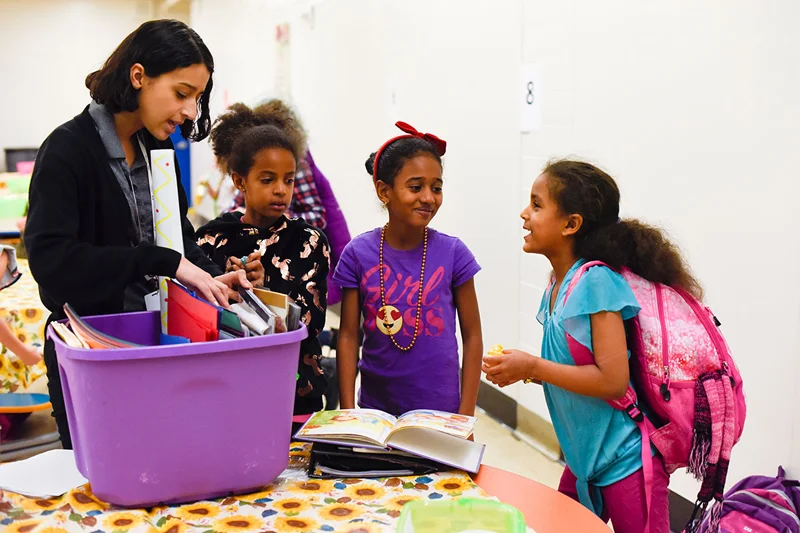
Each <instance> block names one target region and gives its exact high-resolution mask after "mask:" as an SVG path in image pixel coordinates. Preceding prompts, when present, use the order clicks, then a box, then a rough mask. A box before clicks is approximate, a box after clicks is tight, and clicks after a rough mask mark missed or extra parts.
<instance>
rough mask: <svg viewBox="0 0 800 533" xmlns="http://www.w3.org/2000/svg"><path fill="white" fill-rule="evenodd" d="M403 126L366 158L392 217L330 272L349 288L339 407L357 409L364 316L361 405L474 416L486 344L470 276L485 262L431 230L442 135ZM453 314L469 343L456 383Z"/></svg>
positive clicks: (354, 243)
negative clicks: (396, 134)
mask: <svg viewBox="0 0 800 533" xmlns="http://www.w3.org/2000/svg"><path fill="white" fill-rule="evenodd" d="M397 125H398V127H400V129H401V130H403V131H404V132H405V134H404V135H401V136H399V137H395V138H393V139H390V140H389V141H388V142H386V143H385V144H384V145H383V146H382V147H381V148H380V149H379V150H378V151H377V152H376V153H373V154H372V155H370V157H369V159H368V160H367V162H366V168H367V172H368V173H369V174H370V176H371V177H372V180H373V184H374V187H375V192H376V193H377V195H378V198H379V199H380V200H381V202H382V203H383V204H384V206H385V208H386V210H387V211H388V213H389V222H388V223H387V224H386V225H385V226H383V227H382V228H376V229H374V230H372V231H370V232H368V233H365V234H363V235H360V236H359V237H356V238H355V239H353V241H352V242H350V244H349V245H348V246H347V247H346V248H345V251H344V253H343V254H342V257H341V259H340V261H339V265H338V267H337V269H336V273H335V275H334V282H336V283H337V284H338V285H340V286H341V287H342V289H343V292H342V321H341V326H340V330H339V343H338V348H337V364H338V372H339V394H340V402H341V407H342V408H343V409H349V408H354V407H356V398H355V378H356V365H357V361H358V349H359V341H358V336H359V325H360V323H361V317H362V316H363V320H364V324H363V333H364V341H363V346H361V349H362V352H361V353H362V355H361V357H362V358H361V363H360V365H359V369H360V370H361V391H360V395H359V400H358V404H359V406H360V407H364V408H372V409H380V410H382V411H385V412H387V413H390V414H392V415H402V414H403V413H405V412H408V411H411V410H414V409H439V410H443V411H449V412H454V413H461V414H465V415H473V414H474V412H475V403H476V401H477V394H478V383H479V381H480V365H481V353H482V351H483V343H482V342H483V341H482V338H481V323H480V314H479V312H478V302H477V297H476V295H475V285H474V281H473V277H474V276H475V274H477V273H478V271H479V270H480V267H479V266H478V263H477V262H476V261H475V257H474V256H473V255H472V253H471V252H470V251H469V249H468V248H467V246H466V245H465V244H464V243H463V242H461V241H460V240H459V239H457V238H455V237H450V236H448V235H445V234H443V233H439V232H438V231H436V230H434V229H432V228H429V227H428V225H429V224H430V222H431V220H433V217H434V216H436V213H437V212H438V210H439V207H440V206H441V204H442V185H443V180H442V159H441V157H442V155H444V152H445V148H446V144H445V142H444V141H442V140H441V139H439V138H437V137H435V136H433V135H430V134H422V133H419V132H417V131H416V130H415V129H414V128H412V127H410V126H408V125H407V124H404V123H400V122H398V123H397ZM456 314H458V319H459V323H460V325H461V336H462V339H463V345H464V360H463V373H462V378H461V382H460V383H459V357H458V343H457V340H456Z"/></svg>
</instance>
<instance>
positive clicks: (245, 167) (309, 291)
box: [196, 104, 330, 415]
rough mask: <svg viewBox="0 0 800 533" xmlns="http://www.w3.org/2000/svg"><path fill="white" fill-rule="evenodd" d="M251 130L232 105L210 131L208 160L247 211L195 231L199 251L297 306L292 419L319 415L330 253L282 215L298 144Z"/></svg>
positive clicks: (269, 128)
mask: <svg viewBox="0 0 800 533" xmlns="http://www.w3.org/2000/svg"><path fill="white" fill-rule="evenodd" d="M253 123H254V116H253V111H252V110H251V109H250V108H248V107H247V106H245V105H244V104H235V105H234V106H232V107H231V108H230V110H229V111H228V112H227V113H225V114H224V115H222V116H221V117H219V118H218V119H217V121H216V122H215V124H214V127H213V128H212V130H211V144H212V147H213V149H214V155H216V157H217V159H218V162H219V164H220V167H221V168H223V169H225V170H226V171H227V172H228V173H229V174H230V175H231V177H232V179H233V182H234V185H235V186H236V188H237V189H238V190H239V191H240V192H241V194H242V195H243V196H244V198H245V205H246V208H245V212H244V213H241V212H232V213H225V214H224V215H222V216H221V217H219V218H217V219H215V220H213V221H211V222H209V223H208V224H206V225H205V226H203V227H202V228H200V229H199V230H197V235H196V236H197V244H198V246H200V248H201V249H202V250H203V251H204V252H205V253H206V255H208V257H209V258H211V260H212V261H214V262H215V263H216V264H217V265H218V266H220V267H221V268H224V269H225V270H226V271H229V270H239V269H244V270H245V271H246V272H247V276H248V279H249V280H250V281H251V282H252V283H253V284H254V285H256V286H261V285H263V286H265V287H267V288H269V289H270V290H273V291H276V292H280V293H284V294H288V295H289V297H290V298H292V299H293V300H294V301H295V302H296V303H297V304H298V305H299V306H300V309H301V317H302V321H303V323H304V324H305V325H306V326H307V327H308V338H307V339H306V340H304V341H303V342H302V343H301V346H300V361H299V367H298V368H299V369H298V373H299V379H298V381H297V388H296V396H295V404H294V413H295V415H302V414H308V413H312V412H314V411H318V410H321V409H322V395H323V393H324V392H325V388H326V385H327V382H326V379H325V375H324V374H323V372H322V369H321V368H320V366H319V358H320V356H321V354H322V349H321V346H320V343H319V341H318V340H317V335H319V333H320V331H322V329H323V327H324V326H325V312H326V307H327V302H326V299H327V293H328V285H327V276H328V270H329V258H330V249H329V247H328V241H327V239H326V238H325V235H324V234H323V233H322V232H321V231H320V230H318V229H316V228H314V227H313V226H310V225H309V224H307V223H306V222H304V221H303V220H301V219H297V218H292V219H290V218H287V217H286V215H285V214H284V213H285V211H286V209H287V208H288V206H289V204H290V203H291V201H292V190H293V187H294V177H295V172H296V171H297V162H298V161H299V160H300V159H301V158H302V157H303V156H304V155H305V145H304V143H302V142H300V141H299V140H298V139H297V138H295V137H293V136H291V135H289V134H288V133H287V132H286V131H285V130H283V129H280V128H278V127H277V126H274V125H253Z"/></svg>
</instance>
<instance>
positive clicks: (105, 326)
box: [48, 312, 308, 507]
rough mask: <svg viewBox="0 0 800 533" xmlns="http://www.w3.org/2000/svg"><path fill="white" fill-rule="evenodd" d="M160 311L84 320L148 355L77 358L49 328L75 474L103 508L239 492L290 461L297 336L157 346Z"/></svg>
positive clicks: (85, 353) (301, 334)
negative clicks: (89, 486)
mask: <svg viewBox="0 0 800 533" xmlns="http://www.w3.org/2000/svg"><path fill="white" fill-rule="evenodd" d="M159 318H160V317H159V313H158V312H145V313H128V314H124V315H107V316H96V317H88V318H86V319H85V320H86V322H88V323H89V324H90V325H92V326H93V327H95V328H97V329H98V330H100V331H102V332H104V333H107V334H109V335H113V336H115V337H118V338H120V339H124V340H128V341H131V342H135V343H137V344H143V345H146V346H145V347H142V348H128V349H119V350H86V349H76V348H71V347H70V346H67V345H66V344H64V342H62V341H61V339H60V338H59V337H58V335H56V334H54V333H53V331H52V329H48V336H49V337H50V338H51V339H53V341H54V342H55V345H56V352H57V354H58V365H59V372H60V374H61V382H62V386H63V388H64V399H65V402H66V407H67V418H68V419H69V425H70V431H71V434H72V444H73V447H74V449H75V460H76V463H77V466H78V470H80V472H81V473H82V474H83V475H84V476H85V477H86V478H87V479H88V480H89V482H90V483H91V484H92V492H94V494H96V495H97V497H99V498H100V499H102V500H104V501H107V502H110V503H114V504H117V505H122V506H126V507H149V506H153V505H158V504H161V503H178V502H188V501H196V500H201V499H208V498H214V497H220V496H225V495H227V494H229V493H242V492H246V491H248V490H251V489H256V488H259V487H261V486H263V485H267V484H269V483H271V482H272V481H273V480H274V479H275V478H276V477H277V476H278V475H279V474H280V473H281V472H282V471H283V470H284V469H285V468H286V467H287V466H288V462H289V449H288V447H289V440H290V438H291V426H292V410H293V404H294V389H295V383H296V379H297V364H298V357H299V354H300V341H302V340H303V339H305V338H306V336H307V335H308V332H307V331H306V328H305V326H303V327H302V328H301V329H300V330H297V331H293V332H290V333H282V334H278V335H268V336H264V337H249V338H244V339H235V340H224V341H215V342H199V343H193V344H178V345H165V346H158V345H157V344H158V341H159V338H160V332H161V327H160V321H159Z"/></svg>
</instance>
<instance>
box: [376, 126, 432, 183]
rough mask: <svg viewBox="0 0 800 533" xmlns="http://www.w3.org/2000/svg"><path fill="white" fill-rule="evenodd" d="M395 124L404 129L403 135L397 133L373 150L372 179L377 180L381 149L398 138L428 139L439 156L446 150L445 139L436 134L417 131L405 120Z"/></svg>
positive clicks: (384, 148)
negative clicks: (375, 150)
mask: <svg viewBox="0 0 800 533" xmlns="http://www.w3.org/2000/svg"><path fill="white" fill-rule="evenodd" d="M394 125H395V126H397V127H398V128H400V130H402V131H404V132H405V133H406V134H405V135H398V136H397V137H393V138H391V139H389V140H388V141H386V142H385V143H383V145H382V146H381V147H380V148H378V151H377V152H375V162H374V163H373V164H372V179H373V180H374V181H377V180H378V160H379V159H380V158H381V154H383V151H384V150H386V147H387V146H389V145H390V144H392V143H393V142H395V141H399V140H400V139H410V138H414V137H416V138H417V139H422V140H423V141H428V142H429V143H431V144H432V145H433V147H434V149H435V150H436V153H437V154H439V157H441V156H443V155H444V154H445V152H446V151H447V141H445V140H443V139H440V138H439V137H437V136H436V135H434V134H432V133H422V132H420V131H417V129H416V128H415V127H414V126H411V125H410V124H407V123H405V122H400V121H398V122H395V123H394Z"/></svg>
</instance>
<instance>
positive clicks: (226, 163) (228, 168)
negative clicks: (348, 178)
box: [211, 100, 307, 176]
mask: <svg viewBox="0 0 800 533" xmlns="http://www.w3.org/2000/svg"><path fill="white" fill-rule="evenodd" d="M260 126H270V127H271V128H269V129H266V130H260V129H259V130H258V131H255V129H256V128H258V127H260ZM251 130H253V131H251ZM275 130H277V131H278V132H279V133H280V135H277V134H275ZM259 132H261V133H259ZM264 132H271V133H269V134H267V133H264ZM251 137H252V139H251V141H252V142H250V141H248V143H247V146H245V145H244V144H243V145H242V146H241V147H240V146H239V141H241V140H242V139H243V138H247V139H250V138H251ZM256 137H258V138H259V139H260V141H258V142H256ZM270 139H272V140H270ZM306 139H307V138H306V132H305V129H303V125H302V124H301V123H300V120H299V119H298V118H297V115H295V113H294V111H292V109H291V108H290V107H289V106H287V105H286V104H285V103H283V102H282V101H281V100H270V101H268V102H266V103H263V104H261V105H259V106H257V107H256V108H254V109H250V108H249V107H247V106H246V105H244V104H242V103H236V104H233V105H232V106H230V107H229V108H228V111H227V112H225V113H224V114H222V115H220V116H219V118H217V120H215V121H214V125H213V127H212V128H211V148H212V150H213V151H214V155H215V156H216V158H217V162H218V163H219V165H220V166H221V167H222V169H223V170H225V172H227V173H229V174H230V173H231V172H232V171H235V172H236V173H237V174H240V175H242V176H244V175H246V174H247V172H249V171H250V167H252V165H253V157H255V155H256V154H257V153H258V152H259V150H263V149H264V148H271V147H279V148H286V149H287V150H289V151H290V152H292V154H293V155H294V157H295V159H297V160H298V161H299V160H300V159H302V158H303V157H305V155H306ZM245 148H247V149H246V150H245ZM243 150H244V152H243ZM242 156H245V159H247V158H248V157H249V161H250V163H248V165H247V171H245V172H241V171H240V170H237V169H236V166H235V165H234V164H233V163H232V160H233V159H234V157H235V158H237V160H238V161H239V162H241V161H242V159H241V158H242ZM239 168H243V167H239Z"/></svg>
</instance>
